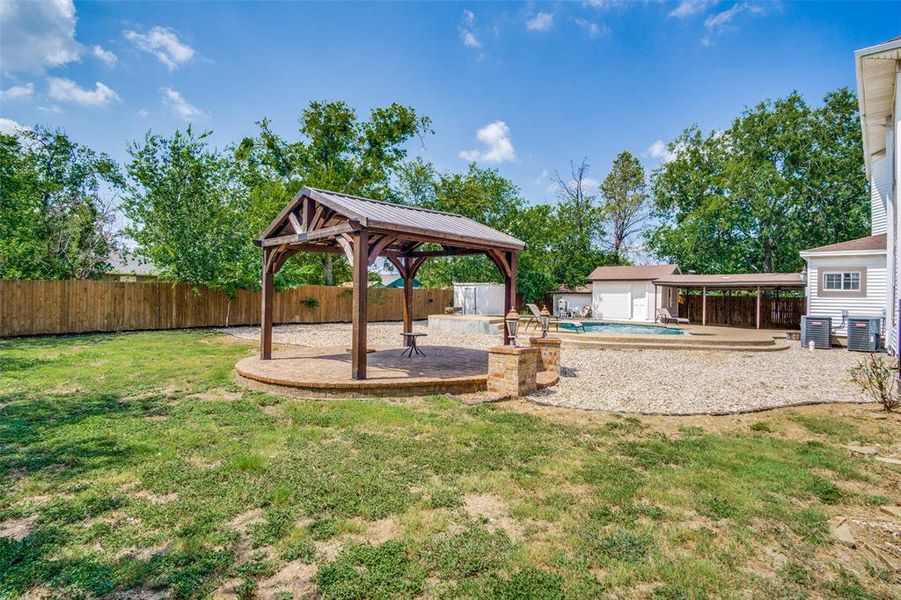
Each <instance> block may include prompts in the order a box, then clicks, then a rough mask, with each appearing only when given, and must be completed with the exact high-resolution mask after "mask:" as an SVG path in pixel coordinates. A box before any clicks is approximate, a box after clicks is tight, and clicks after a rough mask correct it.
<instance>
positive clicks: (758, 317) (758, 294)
mask: <svg viewBox="0 0 901 600" xmlns="http://www.w3.org/2000/svg"><path fill="white" fill-rule="evenodd" d="M756 321H757V329H760V286H759V285H758V286H757V320H756Z"/></svg>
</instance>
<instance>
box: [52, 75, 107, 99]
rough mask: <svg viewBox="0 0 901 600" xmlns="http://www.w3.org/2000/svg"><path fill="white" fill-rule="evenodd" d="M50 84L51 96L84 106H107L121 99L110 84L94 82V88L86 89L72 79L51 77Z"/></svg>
mask: <svg viewBox="0 0 901 600" xmlns="http://www.w3.org/2000/svg"><path fill="white" fill-rule="evenodd" d="M47 83H48V84H49V86H50V97H51V98H52V99H53V100H57V101H59V102H74V103H76V104H81V105H82V106H106V105H107V104H109V103H110V102H111V101H113V100H119V95H118V94H117V93H116V92H114V91H113V90H112V89H111V88H109V87H108V86H106V85H104V84H102V83H100V82H99V81H97V82H95V83H94V90H93V91H91V90H86V89H84V88H82V87H79V85H78V84H77V83H75V82H74V81H72V80H71V79H63V78H62V77H51V78H50V79H48V80H47Z"/></svg>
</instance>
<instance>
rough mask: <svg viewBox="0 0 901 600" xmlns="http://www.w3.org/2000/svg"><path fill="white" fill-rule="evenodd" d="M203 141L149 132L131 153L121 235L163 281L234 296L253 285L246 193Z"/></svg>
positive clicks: (225, 160)
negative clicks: (133, 243)
mask: <svg viewBox="0 0 901 600" xmlns="http://www.w3.org/2000/svg"><path fill="white" fill-rule="evenodd" d="M208 138H209V133H208V132H207V133H201V134H196V133H195V132H194V131H193V130H192V129H191V128H190V127H188V129H187V130H185V131H176V132H175V133H174V134H173V135H172V137H170V138H165V137H162V136H160V135H154V134H152V133H148V134H147V135H146V137H145V138H144V141H143V143H136V144H133V145H132V146H131V147H130V148H129V150H128V152H129V155H130V157H131V160H130V162H129V163H128V165H127V171H128V175H129V176H130V185H129V188H128V194H127V196H126V198H125V201H124V203H123V210H124V213H125V215H126V216H127V217H128V218H129V219H130V224H129V225H128V227H127V229H126V231H127V233H128V235H129V236H130V237H131V238H132V239H133V240H135V241H136V242H137V243H138V246H137V249H136V250H135V253H136V254H137V255H139V256H142V257H144V258H146V259H149V260H150V261H151V262H153V264H154V265H156V267H157V268H158V269H159V272H160V275H161V276H162V277H163V278H164V279H167V280H170V281H176V282H183V283H189V284H191V285H192V286H194V287H195V288H196V287H198V286H200V285H207V286H210V287H214V288H218V289H221V290H224V291H226V292H227V293H228V294H229V295H233V294H234V292H235V291H236V290H237V289H239V288H252V287H254V286H256V285H258V279H259V276H258V274H257V271H258V265H256V262H258V261H256V262H255V261H254V260H253V259H254V258H255V257H256V256H257V255H258V251H255V250H254V247H253V246H252V244H251V235H252V234H251V229H250V226H252V225H253V224H254V223H253V218H252V213H251V211H250V210H248V209H249V202H248V195H247V193H246V190H245V189H244V187H243V186H242V185H241V184H240V181H238V179H237V176H236V174H235V172H234V169H232V166H231V163H230V161H229V159H228V157H227V156H226V155H224V154H223V153H222V152H220V151H218V150H216V149H215V148H211V147H210V145H209V142H208ZM256 225H259V220H257V222H256ZM252 265H253V266H252Z"/></svg>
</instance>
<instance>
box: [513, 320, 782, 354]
mask: <svg viewBox="0 0 901 600" xmlns="http://www.w3.org/2000/svg"><path fill="white" fill-rule="evenodd" d="M677 328H678V329H681V330H683V331H685V332H686V333H687V334H688V335H653V334H620V333H593V332H588V333H569V332H563V331H561V332H560V333H554V335H555V336H557V337H559V338H560V339H561V340H563V346H564V347H568V348H597V349H609V350H613V349H622V350H643V349H646V350H651V349H657V350H667V349H669V350H712V351H722V352H774V351H776V352H778V351H781V350H787V349H788V348H789V346H790V342H789V341H788V332H786V331H785V330H777V329H739V328H736V327H711V326H702V325H680V326H678V327H677ZM530 329H531V328H530Z"/></svg>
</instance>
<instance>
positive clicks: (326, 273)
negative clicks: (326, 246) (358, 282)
mask: <svg viewBox="0 0 901 600" xmlns="http://www.w3.org/2000/svg"><path fill="white" fill-rule="evenodd" d="M322 282H323V283H324V284H325V285H334V284H335V271H334V269H333V267H332V255H331V254H327V255H326V257H325V262H324V263H323V265H322Z"/></svg>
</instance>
